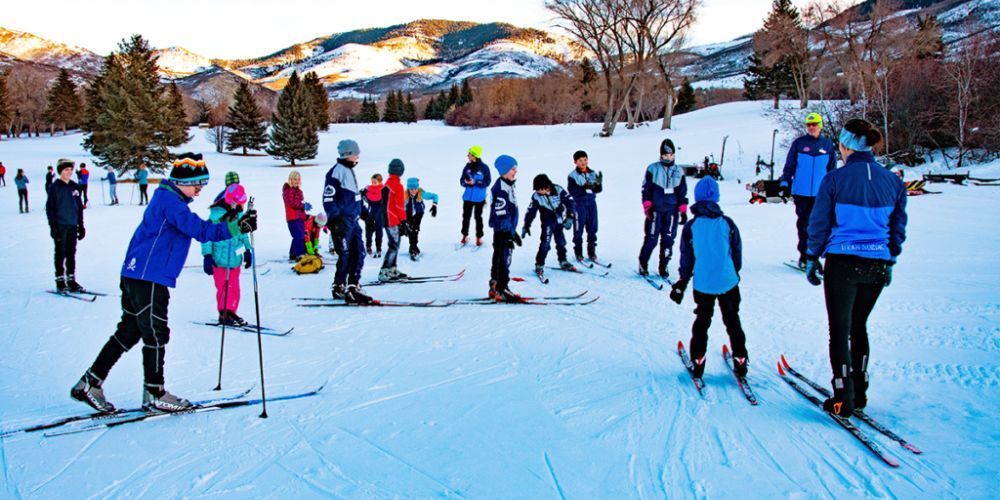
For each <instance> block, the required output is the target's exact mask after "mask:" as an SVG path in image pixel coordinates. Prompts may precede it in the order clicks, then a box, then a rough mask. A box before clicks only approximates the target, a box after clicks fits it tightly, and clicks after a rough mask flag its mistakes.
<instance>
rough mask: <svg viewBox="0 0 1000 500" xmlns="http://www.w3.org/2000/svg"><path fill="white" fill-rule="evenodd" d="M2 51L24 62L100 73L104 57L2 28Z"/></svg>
mask: <svg viewBox="0 0 1000 500" xmlns="http://www.w3.org/2000/svg"><path fill="white" fill-rule="evenodd" d="M0 52H3V53H6V54H8V55H9V56H13V57H16V58H18V59H21V60H23V61H27V62H33V63H39V64H46V65H49V66H56V67H59V68H65V69H68V70H73V71H78V72H81V73H94V74H96V73H97V72H98V71H100V70H101V65H102V64H103V63H104V58H103V57H101V56H100V55H97V54H95V53H93V52H91V51H89V50H87V49H85V48H82V47H76V46H72V45H66V44H63V43H59V42H53V41H51V40H46V39H44V38H41V37H39V36H35V35H32V34H31V33H25V32H23V31H15V30H9V29H6V28H2V27H0Z"/></svg>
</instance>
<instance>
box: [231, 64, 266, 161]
mask: <svg viewBox="0 0 1000 500" xmlns="http://www.w3.org/2000/svg"><path fill="white" fill-rule="evenodd" d="M228 125H229V128H230V129H232V130H231V131H230V132H229V137H228V141H227V144H226V149H228V150H230V151H232V150H234V149H242V150H243V154H244V155H246V154H247V149H258V150H259V149H263V148H264V146H265V145H266V144H267V126H266V125H264V119H263V117H262V116H261V112H260V107H259V106H257V101H256V100H255V99H254V98H253V94H252V93H251V92H250V84H249V83H248V82H245V81H243V82H240V86H239V87H238V88H237V89H236V94H235V95H234V96H233V105H232V106H230V107H229V124H228Z"/></svg>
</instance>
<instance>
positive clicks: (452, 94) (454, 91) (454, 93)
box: [442, 83, 459, 118]
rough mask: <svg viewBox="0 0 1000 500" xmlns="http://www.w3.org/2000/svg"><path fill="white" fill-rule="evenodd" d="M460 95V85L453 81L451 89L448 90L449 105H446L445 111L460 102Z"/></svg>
mask: <svg viewBox="0 0 1000 500" xmlns="http://www.w3.org/2000/svg"><path fill="white" fill-rule="evenodd" d="M458 97H459V91H458V85H456V84H454V83H453V84H451V90H450V91H449V92H448V105H447V106H445V112H447V111H448V108H450V107H452V106H455V105H457V104H458ZM442 118H443V117H442Z"/></svg>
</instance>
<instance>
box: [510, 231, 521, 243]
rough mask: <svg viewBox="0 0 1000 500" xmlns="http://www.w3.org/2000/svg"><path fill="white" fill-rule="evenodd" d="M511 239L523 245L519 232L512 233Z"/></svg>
mask: <svg viewBox="0 0 1000 500" xmlns="http://www.w3.org/2000/svg"><path fill="white" fill-rule="evenodd" d="M510 241H511V242H513V243H514V244H515V245H517V246H521V243H522V242H521V237H520V236H518V235H517V233H513V234H511V236H510Z"/></svg>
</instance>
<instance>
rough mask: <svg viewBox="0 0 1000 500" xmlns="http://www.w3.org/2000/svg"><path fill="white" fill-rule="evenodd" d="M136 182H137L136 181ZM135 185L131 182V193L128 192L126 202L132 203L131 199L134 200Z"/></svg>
mask: <svg viewBox="0 0 1000 500" xmlns="http://www.w3.org/2000/svg"><path fill="white" fill-rule="evenodd" d="M136 183H137V184H138V181H136ZM135 186H136V184H132V194H130V195H129V197H128V204H129V205H132V204H133V203H132V200H135Z"/></svg>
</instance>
